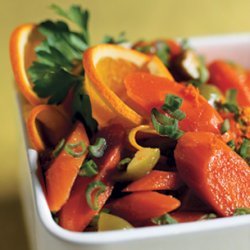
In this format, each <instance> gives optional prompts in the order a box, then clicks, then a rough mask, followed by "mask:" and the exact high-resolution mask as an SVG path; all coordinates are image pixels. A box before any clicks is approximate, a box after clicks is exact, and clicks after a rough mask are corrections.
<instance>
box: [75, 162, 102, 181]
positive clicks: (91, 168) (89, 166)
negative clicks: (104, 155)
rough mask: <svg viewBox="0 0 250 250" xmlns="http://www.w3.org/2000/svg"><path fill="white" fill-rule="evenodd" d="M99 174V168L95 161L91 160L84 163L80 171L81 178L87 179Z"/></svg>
mask: <svg viewBox="0 0 250 250" xmlns="http://www.w3.org/2000/svg"><path fill="white" fill-rule="evenodd" d="M97 173H98V166H97V165H96V163H95V162H94V161H93V160H89V161H86V162H84V164H83V165H82V167H81V168H80V170H79V173H78V175H79V176H87V177H93V176H95V175H97Z"/></svg>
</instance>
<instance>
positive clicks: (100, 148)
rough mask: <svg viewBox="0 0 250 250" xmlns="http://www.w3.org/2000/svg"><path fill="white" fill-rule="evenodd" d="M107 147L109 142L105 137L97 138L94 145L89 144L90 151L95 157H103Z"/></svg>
mask: <svg viewBox="0 0 250 250" xmlns="http://www.w3.org/2000/svg"><path fill="white" fill-rule="evenodd" d="M106 148H107V142H106V139H105V138H101V137H99V138H97V139H96V141H95V144H94V145H90V146H89V152H90V154H91V155H92V156H93V157H96V158H101V157H102V156H103V155H104V152H105V150H106Z"/></svg>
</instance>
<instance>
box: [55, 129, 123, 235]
mask: <svg viewBox="0 0 250 250" xmlns="http://www.w3.org/2000/svg"><path fill="white" fill-rule="evenodd" d="M98 137H104V138H105V139H106V141H107V149H106V151H105V153H104V156H103V157H101V158H99V159H96V160H95V162H96V164H97V165H98V168H99V173H98V174H97V175H96V176H95V177H92V178H88V177H84V178H83V177H78V178H77V180H76V182H75V184H74V187H73V189H72V192H71V195H70V198H69V200H68V201H67V202H66V204H65V205H64V206H63V207H62V209H61V211H60V213H59V224H60V225H61V226H62V227H63V228H65V229H68V230H72V231H79V232H81V231H83V230H84V229H85V228H86V227H87V226H88V224H89V223H90V221H91V220H92V218H93V217H94V216H95V215H97V214H98V213H99V211H100V210H101V209H102V207H103V206H104V204H105V202H106V201H107V199H108V197H109V196H110V195H111V192H112V190H113V183H112V180H111V178H110V177H111V175H112V174H113V171H114V170H115V167H116V166H117V165H118V163H119V161H120V159H121V151H122V148H123V144H124V140H125V131H124V129H123V127H121V126H120V125H111V126H109V127H106V128H104V129H102V130H101V131H100V132H99V133H98ZM93 181H101V182H103V183H104V184H105V185H106V190H105V192H104V193H102V194H101V195H100V196H99V198H98V210H92V209H91V208H90V207H89V205H88V204H87V201H86V195H85V192H86V189H87V186H88V184H89V183H91V182H93Z"/></svg>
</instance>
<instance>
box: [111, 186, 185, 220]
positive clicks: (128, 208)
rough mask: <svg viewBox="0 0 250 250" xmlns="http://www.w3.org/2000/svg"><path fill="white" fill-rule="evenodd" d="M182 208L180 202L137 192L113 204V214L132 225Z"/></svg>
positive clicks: (156, 194)
mask: <svg viewBox="0 0 250 250" xmlns="http://www.w3.org/2000/svg"><path fill="white" fill-rule="evenodd" d="M179 206H180V202H179V200H177V199H175V198H174V197H172V196H170V195H164V194H160V193H157V192H152V191H146V192H135V193H132V194H129V195H127V196H124V197H122V198H120V199H117V200H115V201H114V202H112V204H111V206H110V208H111V212H112V214H115V215H117V216H120V217H122V218H124V219H125V220H127V221H129V222H130V223H131V224H133V223H138V222H140V221H141V222H143V221H147V220H149V219H152V218H154V217H158V216H160V215H163V214H165V213H168V212H171V211H173V210H175V209H176V208H178V207H179Z"/></svg>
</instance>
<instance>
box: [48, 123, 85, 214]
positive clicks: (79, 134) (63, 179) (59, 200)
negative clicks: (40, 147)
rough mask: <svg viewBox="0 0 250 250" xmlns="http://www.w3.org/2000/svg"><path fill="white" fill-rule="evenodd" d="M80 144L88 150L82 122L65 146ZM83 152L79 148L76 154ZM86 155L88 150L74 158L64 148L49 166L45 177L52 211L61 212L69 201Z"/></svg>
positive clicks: (75, 128) (79, 147) (78, 124)
mask: <svg viewBox="0 0 250 250" xmlns="http://www.w3.org/2000/svg"><path fill="white" fill-rule="evenodd" d="M79 142H83V143H84V145H85V147H86V149H87V146H88V145H89V139H88V136H87V134H86V131H85V129H84V126H83V125H82V124H81V123H80V122H78V123H76V125H75V127H74V129H73V131H72V132H71V134H70V135H69V137H68V138H67V141H66V144H65V145H69V144H76V143H79ZM83 150H84V149H83V147H82V146H78V147H76V148H75V149H74V152H76V153H80V152H81V151H83ZM86 155H87V150H86V152H85V153H84V154H79V156H77V157H74V156H72V155H71V154H69V153H68V152H67V151H66V150H65V147H64V149H63V150H62V151H61V152H60V153H59V155H58V156H57V157H56V158H55V160H54V161H53V162H52V164H51V165H50V166H49V169H48V170H47V171H46V173H45V177H46V188H47V201H48V204H49V208H50V210H51V211H53V212H57V211H59V210H60V209H61V207H62V206H63V205H64V203H65V202H66V201H67V200H68V198H69V194H70V191H71V188H72V186H73V183H74V181H75V178H76V176H77V174H78V171H79V169H80V167H81V165H82V162H83V161H84V159H85V157H86Z"/></svg>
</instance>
